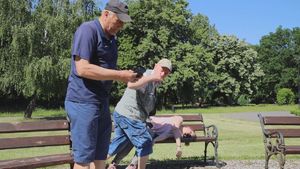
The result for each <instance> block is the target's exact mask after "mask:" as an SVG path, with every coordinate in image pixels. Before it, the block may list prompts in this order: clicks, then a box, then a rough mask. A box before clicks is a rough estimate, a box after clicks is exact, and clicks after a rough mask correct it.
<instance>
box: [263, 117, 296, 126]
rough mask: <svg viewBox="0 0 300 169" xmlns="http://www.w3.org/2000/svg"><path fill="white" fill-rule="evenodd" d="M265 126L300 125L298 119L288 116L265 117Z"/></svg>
mask: <svg viewBox="0 0 300 169" xmlns="http://www.w3.org/2000/svg"><path fill="white" fill-rule="evenodd" d="M263 119H264V124H265V125H300V117H293V116H291V117H289V116H265V117H263Z"/></svg>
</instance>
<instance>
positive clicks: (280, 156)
mask: <svg viewBox="0 0 300 169" xmlns="http://www.w3.org/2000/svg"><path fill="white" fill-rule="evenodd" d="M278 161H279V166H280V169H284V164H285V154H283V153H279V154H278Z"/></svg>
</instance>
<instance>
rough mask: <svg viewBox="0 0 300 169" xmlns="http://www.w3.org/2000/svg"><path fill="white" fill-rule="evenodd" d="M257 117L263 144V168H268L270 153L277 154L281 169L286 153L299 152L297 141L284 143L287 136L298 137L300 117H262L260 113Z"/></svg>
mask: <svg viewBox="0 0 300 169" xmlns="http://www.w3.org/2000/svg"><path fill="white" fill-rule="evenodd" d="M258 117H259V119H260V125H261V128H262V133H263V141H264V145H265V169H268V163H269V159H270V157H271V156H272V155H277V156H278V160H279V165H280V168H281V169H283V168H284V164H285V161H286V155H288V154H300V143H298V145H286V139H287V138H288V139H293V138H300V117H297V116H264V117H263V116H262V115H261V114H258ZM275 126H276V127H275ZM287 126H288V127H287Z"/></svg>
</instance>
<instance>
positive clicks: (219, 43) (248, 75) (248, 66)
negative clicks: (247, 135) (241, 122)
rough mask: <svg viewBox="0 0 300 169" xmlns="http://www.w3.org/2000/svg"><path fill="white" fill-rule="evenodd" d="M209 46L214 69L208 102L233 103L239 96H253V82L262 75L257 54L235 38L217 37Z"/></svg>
mask: <svg viewBox="0 0 300 169" xmlns="http://www.w3.org/2000/svg"><path fill="white" fill-rule="evenodd" d="M209 45H210V50H211V53H212V54H213V57H212V63H213V69H214V70H213V71H212V72H210V73H209V77H210V79H209V85H210V86H213V91H214V92H213V93H212V95H211V97H212V98H211V99H212V100H215V99H216V98H219V99H222V100H220V102H221V103H225V104H234V103H235V101H236V99H237V97H238V96H239V95H241V94H246V95H251V94H253V92H254V91H256V90H257V86H255V85H254V84H255V83H254V82H256V81H258V80H259V79H260V78H261V77H262V76H263V75H264V73H263V71H262V69H261V68H260V64H259V63H258V62H257V53H256V51H254V50H253V49H252V48H251V47H250V46H249V45H248V44H246V43H245V42H243V41H239V40H238V39H237V38H236V37H234V36H219V37H217V38H215V39H213V40H212V41H211V43H210V44H209Z"/></svg>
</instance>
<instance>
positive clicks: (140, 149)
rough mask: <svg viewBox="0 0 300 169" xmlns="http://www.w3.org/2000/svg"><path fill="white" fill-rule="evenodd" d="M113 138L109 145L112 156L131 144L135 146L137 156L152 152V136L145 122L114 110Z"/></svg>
mask: <svg viewBox="0 0 300 169" xmlns="http://www.w3.org/2000/svg"><path fill="white" fill-rule="evenodd" d="M114 126H115V130H114V135H115V136H114V139H113V140H112V142H111V144H110V145H109V152H108V154H109V155H110V156H113V155H115V154H117V153H119V152H121V151H122V150H124V148H125V147H127V146H128V144H130V143H131V144H132V145H133V146H134V147H135V148H136V154H137V156H139V157H143V156H147V155H149V154H151V153H152V145H153V143H152V137H151V134H150V133H149V131H148V129H147V126H146V123H144V122H142V121H140V120H134V119H130V118H127V117H125V116H122V115H120V114H119V113H117V112H114Z"/></svg>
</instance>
